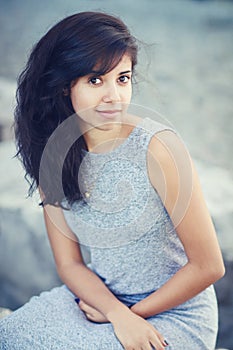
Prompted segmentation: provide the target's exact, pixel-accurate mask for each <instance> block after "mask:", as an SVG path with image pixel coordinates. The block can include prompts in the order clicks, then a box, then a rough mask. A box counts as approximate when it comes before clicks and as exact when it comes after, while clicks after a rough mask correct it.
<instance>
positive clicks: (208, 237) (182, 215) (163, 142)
mask: <svg viewBox="0 0 233 350" xmlns="http://www.w3.org/2000/svg"><path fill="white" fill-rule="evenodd" d="M148 172H149V177H150V180H151V183H152V185H153V186H154V188H155V189H156V190H157V192H158V193H159V195H160V197H161V199H162V201H163V203H164V205H165V207H166V209H167V211H168V213H169V215H170V217H171V219H172V221H173V224H174V226H175V227H176V232H177V234H178V236H179V238H180V240H181V242H182V244H183V246H184V249H185V252H186V255H187V258H188V262H187V264H186V265H185V266H183V267H182V268H181V269H180V270H179V271H178V272H177V273H176V274H175V275H174V276H173V277H172V278H171V279H170V280H168V281H167V282H166V283H165V284H164V285H163V286H162V287H161V288H160V289H159V290H157V291H155V292H154V293H152V294H151V295H150V296H148V297H147V298H145V299H144V300H142V301H140V302H139V303H137V304H135V305H134V306H133V307H132V308H131V310H132V311H133V312H135V313H137V314H138V315H140V316H142V317H150V316H152V315H155V314H158V313H161V312H163V311H165V310H168V309H170V308H172V307H175V306H177V305H179V304H182V303H184V302H185V301H187V300H188V299H191V298H193V297H194V296H195V295H197V294H198V293H200V292H201V291H202V290H204V289H205V288H207V287H208V286H210V285H211V284H213V283H214V282H215V281H216V280H218V279H219V278H221V277H222V276H223V274H224V265H223V260H222V255H221V252H220V248H219V245H218V242H217V238H216V232H215V229H214V226H213V223H212V220H211V217H210V214H209V212H208V209H207V206H206V204H205V200H204V197H203V194H202V191H201V186H200V183H199V180H198V175H197V172H196V170H195V168H194V165H193V162H192V160H191V158H190V156H189V154H188V152H187V150H186V149H185V147H184V145H183V143H182V142H181V141H180V140H179V138H178V137H177V136H176V135H175V134H174V133H173V132H163V133H161V134H160V135H159V136H156V137H153V139H152V140H151V142H150V145H149V152H148Z"/></svg>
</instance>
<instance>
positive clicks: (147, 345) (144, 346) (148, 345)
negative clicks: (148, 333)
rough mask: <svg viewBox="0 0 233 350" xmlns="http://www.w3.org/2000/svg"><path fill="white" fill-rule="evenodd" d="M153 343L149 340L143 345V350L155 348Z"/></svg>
mask: <svg viewBox="0 0 233 350" xmlns="http://www.w3.org/2000/svg"><path fill="white" fill-rule="evenodd" d="M151 345H152V344H151V343H149V342H147V344H144V345H143V347H141V350H152V349H153V350H154V349H155V348H154V347H152V346H151Z"/></svg>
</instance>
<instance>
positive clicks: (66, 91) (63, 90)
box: [62, 87, 70, 96]
mask: <svg viewBox="0 0 233 350" xmlns="http://www.w3.org/2000/svg"><path fill="white" fill-rule="evenodd" d="M62 92H63V96H69V94H70V92H69V89H68V88H67V87H65V88H63V89H62Z"/></svg>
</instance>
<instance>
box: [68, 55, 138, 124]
mask: <svg viewBox="0 0 233 350" xmlns="http://www.w3.org/2000/svg"><path fill="white" fill-rule="evenodd" d="M131 76H132V61H131V58H130V57H129V56H128V55H124V56H123V57H122V60H121V61H120V62H119V64H118V65H117V66H116V67H115V68H114V69H112V70H111V71H110V72H108V73H106V74H105V75H102V76H96V75H94V74H90V75H87V76H84V77H81V78H79V79H78V80H77V81H76V82H75V84H74V85H73V86H72V87H71V102H72V105H73V108H74V110H75V112H76V113H77V115H78V116H79V118H80V121H81V123H82V124H83V123H84V124H85V126H90V127H91V126H94V127H95V126H97V125H105V124H106V123H108V124H109V123H112V122H120V121H121V120H122V117H123V115H124V113H125V112H126V110H127V107H128V105H129V103H130V100H131V95H132V84H131Z"/></svg>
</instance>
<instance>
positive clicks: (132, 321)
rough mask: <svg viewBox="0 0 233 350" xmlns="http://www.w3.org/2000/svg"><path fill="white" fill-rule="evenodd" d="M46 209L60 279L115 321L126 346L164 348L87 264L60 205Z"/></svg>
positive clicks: (149, 327)
mask: <svg viewBox="0 0 233 350" xmlns="http://www.w3.org/2000/svg"><path fill="white" fill-rule="evenodd" d="M43 210H44V219H45V224H46V228H47V232H48V237H49V241H50V245H51V247H52V251H53V255H54V259H55V263H56V267H57V271H58V274H59V276H60V278H61V280H62V281H63V282H64V283H65V284H66V285H67V286H68V287H69V288H70V290H71V291H72V292H73V293H74V294H76V295H78V296H79V298H80V299H81V300H82V301H83V302H84V303H85V305H87V306H88V307H89V308H92V309H94V310H97V311H98V312H100V313H101V314H102V315H103V316H104V318H105V319H107V320H108V321H109V322H111V323H112V325H113V328H114V333H115V335H116V337H117V338H118V340H119V341H120V343H121V344H122V346H123V348H124V349H125V350H128V349H132V348H134V349H141V348H142V347H143V346H147V348H150V347H149V344H151V345H153V346H154V347H155V348H156V349H158V350H162V349H164V347H165V346H166V345H167V344H166V342H165V341H164V338H163V336H162V335H161V334H160V333H159V332H158V331H157V330H156V329H155V328H154V327H153V326H152V325H151V324H150V323H149V322H147V321H146V320H144V319H143V318H142V317H140V316H139V315H136V314H135V313H133V312H132V311H131V310H130V309H129V308H128V307H127V306H125V305H124V304H123V303H122V302H120V301H119V300H118V299H117V298H116V297H115V296H114V295H113V294H112V293H111V291H110V290H109V289H108V288H107V287H106V286H105V284H104V283H103V282H102V280H101V279H100V278H99V277H98V276H97V275H96V274H95V273H94V272H92V271H91V270H90V269H88V268H87V267H86V266H85V264H84V261H83V258H82V254H81V250H80V247H79V244H78V242H77V239H76V237H75V235H74V233H73V232H72V231H71V230H70V229H69V227H68V225H67V224H66V221H65V218H64V215H63V212H62V210H61V208H56V207H54V206H51V205H45V206H44V208H43ZM84 309H85V307H84ZM84 311H85V310H84ZM93 321H95V320H93Z"/></svg>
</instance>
